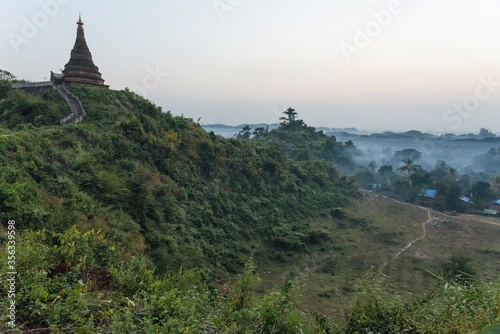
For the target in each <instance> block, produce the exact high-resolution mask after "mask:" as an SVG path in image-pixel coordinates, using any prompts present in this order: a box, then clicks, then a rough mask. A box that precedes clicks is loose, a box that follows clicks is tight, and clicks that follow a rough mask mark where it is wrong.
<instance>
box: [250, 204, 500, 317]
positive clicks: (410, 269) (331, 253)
mask: <svg viewBox="0 0 500 334" xmlns="http://www.w3.org/2000/svg"><path fill="white" fill-rule="evenodd" d="M344 211H345V213H346V217H345V218H343V219H337V218H331V217H324V218H321V219H317V220H314V221H311V222H310V224H311V226H312V227H316V228H322V229H325V230H327V231H328V232H330V233H331V234H332V241H331V242H329V243H327V244H326V245H321V246H317V247H316V248H315V249H314V250H312V251H309V252H307V253H306V252H304V253H303V254H302V255H300V256H293V257H287V256H286V254H285V255H284V256H285V259H284V260H286V262H285V263H277V262H276V261H273V260H272V259H271V258H272V256H270V255H269V254H268V253H267V251H268V249H267V248H266V246H265V245H260V246H259V248H260V251H258V252H257V253H258V254H257V255H258V256H257V257H256V261H257V270H258V274H259V277H260V279H261V281H260V284H259V289H260V292H266V291H270V290H272V289H273V288H274V289H275V288H277V287H279V285H280V284H282V282H283V281H284V279H285V278H286V275H287V274H288V272H289V271H290V270H292V269H294V268H296V267H297V266H302V267H305V268H308V275H307V278H306V282H305V284H304V288H303V291H302V293H301V295H300V296H299V298H300V299H301V303H302V305H303V309H304V310H305V311H308V312H312V311H318V312H321V313H323V314H326V315H334V314H338V312H340V309H343V308H344V307H345V306H346V305H348V304H349V303H350V301H351V300H352V297H353V296H354V293H353V291H354V284H355V283H356V282H357V281H358V280H359V279H361V278H363V277H364V276H365V275H366V274H367V273H368V272H370V271H377V272H380V274H383V275H386V276H387V277H386V279H385V289H386V290H387V291H388V292H391V293H397V294H400V295H403V296H405V295H406V296H411V295H415V294H416V295H421V296H423V295H425V294H426V293H428V292H429V291H430V290H432V288H434V287H435V286H436V284H437V281H436V280H435V278H434V277H433V276H432V275H431V274H430V273H429V272H434V273H437V272H439V270H440V267H441V265H442V264H443V263H444V262H446V261H447V260H448V259H449V258H450V257H451V256H452V255H457V254H462V255H465V256H467V257H469V258H471V259H473V262H472V266H473V267H474V268H475V269H476V271H477V273H478V274H479V276H480V277H481V278H483V279H484V280H486V281H495V280H497V279H498V277H499V276H500V268H499V267H498V263H497V261H496V258H497V257H498V254H500V244H499V243H498V240H499V238H500V226H495V225H490V224H486V223H484V222H479V221H478V220H487V221H490V222H496V223H500V219H495V218H484V217H481V216H470V217H469V216H465V217H463V216H458V217H452V216H446V215H444V214H442V213H439V212H436V211H433V210H431V216H432V220H431V222H430V223H429V224H427V225H426V231H427V234H426V237H425V238H423V239H421V240H419V241H416V242H415V243H414V244H412V246H411V247H409V248H408V249H407V250H406V251H404V252H402V253H401V255H400V256H399V257H398V258H397V259H395V260H393V261H391V260H392V259H393V257H394V256H395V255H396V254H397V253H398V252H399V251H401V249H403V248H404V247H405V246H406V245H408V244H409V243H410V242H411V241H413V240H415V239H417V238H420V237H421V236H422V234H423V230H422V223H423V222H426V221H427V219H428V213H427V211H426V210H425V209H423V208H420V207H417V206H414V205H410V204H406V203H402V202H397V201H394V200H391V199H388V198H385V197H380V196H373V195H369V196H366V195H365V197H363V198H361V199H359V200H353V201H352V203H351V204H350V205H349V206H348V207H346V208H345V209H344ZM324 216H326V213H325V215H324ZM386 262H387V264H386V265H385V266H384V264H385V263H386Z"/></svg>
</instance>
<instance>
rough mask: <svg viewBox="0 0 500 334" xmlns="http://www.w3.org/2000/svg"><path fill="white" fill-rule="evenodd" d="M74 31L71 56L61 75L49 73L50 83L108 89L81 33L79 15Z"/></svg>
mask: <svg viewBox="0 0 500 334" xmlns="http://www.w3.org/2000/svg"><path fill="white" fill-rule="evenodd" d="M76 24H77V25H78V28H77V31H76V41H75V45H74V46H73V50H71V56H70V59H69V61H68V63H67V64H66V65H65V66H64V70H63V71H62V74H58V73H54V72H51V75H50V81H52V82H53V83H54V84H63V85H68V86H93V87H102V88H109V86H107V85H105V84H104V80H103V79H102V76H101V73H100V72H99V68H98V67H97V66H95V64H94V61H93V60H92V54H91V53H90V50H89V47H88V46H87V42H86V41H85V34H84V32H83V22H82V18H81V15H80V16H79V17H78V22H77V23H76Z"/></svg>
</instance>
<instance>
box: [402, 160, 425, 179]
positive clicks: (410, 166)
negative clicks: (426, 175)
mask: <svg viewBox="0 0 500 334" xmlns="http://www.w3.org/2000/svg"><path fill="white" fill-rule="evenodd" d="M401 161H403V162H404V166H402V167H399V168H398V171H400V172H407V173H408V176H410V173H415V172H418V171H420V170H421V169H422V166H420V165H415V164H414V163H413V160H412V159H411V158H408V159H403V160H401Z"/></svg>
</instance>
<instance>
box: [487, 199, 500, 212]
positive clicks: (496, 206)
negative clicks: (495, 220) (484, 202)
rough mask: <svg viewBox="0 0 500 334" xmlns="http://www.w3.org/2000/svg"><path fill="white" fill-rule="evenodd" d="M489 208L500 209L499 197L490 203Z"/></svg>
mask: <svg viewBox="0 0 500 334" xmlns="http://www.w3.org/2000/svg"><path fill="white" fill-rule="evenodd" d="M488 209H490V210H495V211H500V199H499V200H496V201H493V202H491V203H490V206H489V208H488Z"/></svg>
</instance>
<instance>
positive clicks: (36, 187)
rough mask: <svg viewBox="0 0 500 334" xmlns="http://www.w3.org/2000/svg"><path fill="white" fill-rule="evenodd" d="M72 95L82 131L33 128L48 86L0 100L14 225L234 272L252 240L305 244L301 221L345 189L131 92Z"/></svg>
mask: <svg viewBox="0 0 500 334" xmlns="http://www.w3.org/2000/svg"><path fill="white" fill-rule="evenodd" d="M72 89H73V91H74V92H75V93H76V94H77V95H78V96H79V97H80V99H81V100H82V103H83V104H84V106H85V108H86V111H87V117H86V119H85V120H84V122H83V123H82V124H81V125H76V126H66V127H59V126H41V127H36V125H41V124H38V123H37V120H40V119H42V118H43V117H44V112H45V111H53V112H52V114H50V113H49V114H50V115H52V116H51V117H50V118H48V119H44V120H45V124H47V123H49V124H50V122H51V121H52V122H53V123H57V120H58V117H61V116H64V115H65V113H67V111H65V106H64V101H62V99H61V98H59V97H58V96H57V94H55V92H53V91H49V92H46V93H43V94H42V95H41V96H31V95H28V94H25V93H22V92H18V91H13V92H11V94H10V95H9V96H8V97H7V98H6V99H4V100H2V102H1V104H0V122H2V123H1V124H3V125H4V126H7V127H11V128H15V129H17V131H13V132H10V133H8V134H4V135H3V136H2V137H0V152H1V153H2V157H1V158H0V159H1V167H0V168H1V171H0V175H1V176H0V200H1V201H0V211H1V212H2V218H3V219H6V218H8V217H15V218H16V220H17V221H18V224H19V227H18V228H19V229H22V230H25V229H30V230H42V229H43V230H46V231H47V232H49V233H56V232H62V231H63V230H64V229H66V228H69V227H71V226H73V225H77V226H78V227H79V229H81V230H83V231H84V230H88V229H90V228H97V229H100V230H103V231H106V232H107V237H109V238H110V239H111V240H114V241H115V242H116V244H117V246H118V247H120V246H122V247H123V248H124V250H125V249H126V251H127V252H132V253H134V252H135V253H140V252H142V250H143V249H144V248H147V250H148V251H147V254H149V255H150V256H151V257H152V258H153V260H154V262H155V263H156V265H157V268H158V270H159V271H160V272H168V271H176V270H177V269H178V268H179V267H180V266H181V265H183V266H184V267H185V268H190V267H204V268H207V269H215V268H219V267H220V268H223V269H224V270H229V271H237V270H240V269H241V268H242V263H243V262H242V260H241V259H245V258H247V257H248V254H249V252H250V251H251V247H250V245H252V244H253V245H255V244H256V243H257V242H258V241H259V240H260V239H262V238H266V241H267V242H269V243H270V244H272V245H273V247H274V248H275V249H276V251H277V252H279V251H297V250H302V249H304V247H306V245H307V244H308V243H310V239H311V235H312V234H314V233H317V231H312V230H311V229H310V228H309V227H308V226H307V224H304V223H303V222H302V218H303V217H307V216H314V215H317V214H318V211H319V210H322V209H329V208H332V207H337V206H340V205H345V204H346V203H347V202H348V196H347V195H348V194H355V193H356V192H355V190H353V188H351V187H350V186H349V185H348V184H347V183H346V182H344V181H343V180H342V179H340V178H339V176H338V174H337V172H336V171H335V169H334V168H332V167H329V166H327V165H326V164H323V163H319V162H300V163H299V162H293V161H290V160H288V159H286V158H285V157H284V156H283V155H282V154H280V153H279V151H278V150H277V149H273V148H270V147H267V146H265V145H262V144H258V143H249V142H243V141H237V140H228V139H223V138H222V137H219V136H215V135H213V134H209V133H206V132H205V131H204V130H203V129H202V128H201V127H200V126H198V125H197V124H195V123H193V122H192V121H191V120H189V119H185V118H182V117H175V116H173V115H171V114H170V113H169V112H162V110H161V108H158V107H156V106H154V105H152V104H151V103H150V102H148V101H146V100H144V99H142V98H140V97H139V96H137V95H135V94H134V93H131V92H128V91H112V90H109V91H107V90H100V89H92V88H72ZM13 122H15V123H13ZM33 124H35V127H33ZM244 241H246V242H244ZM245 254H246V255H245ZM240 255H244V256H243V257H241V256H240Z"/></svg>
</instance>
